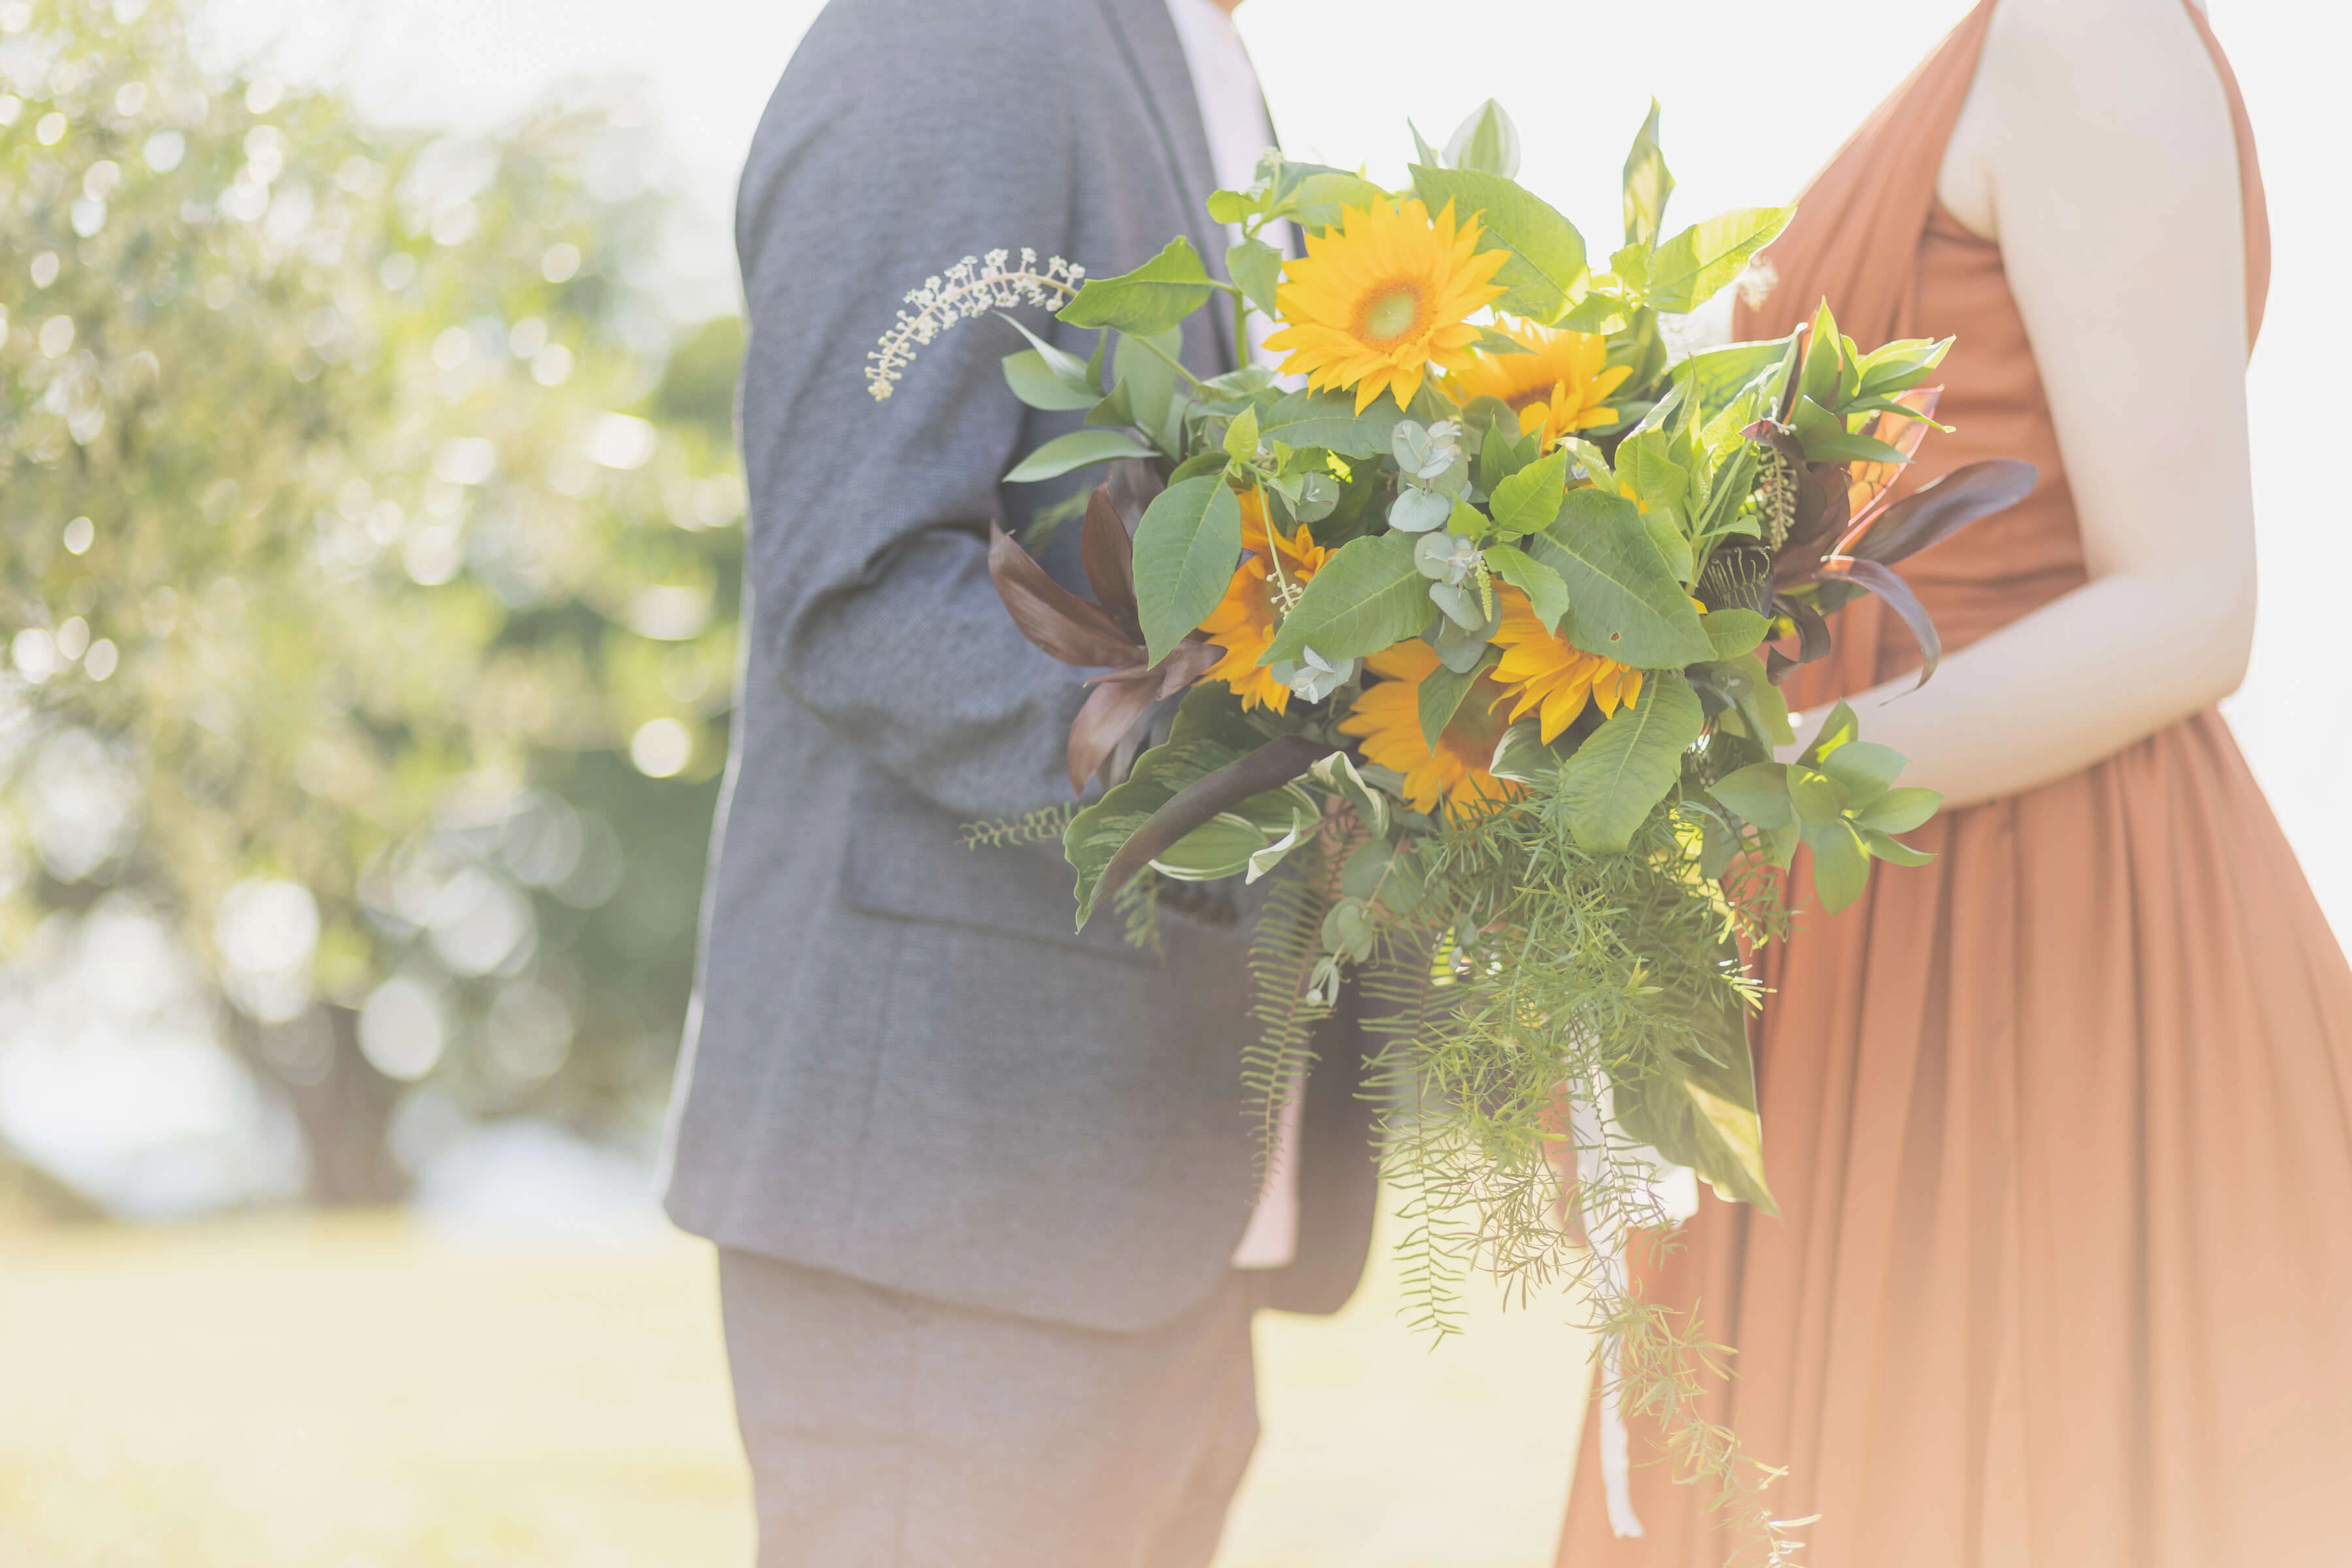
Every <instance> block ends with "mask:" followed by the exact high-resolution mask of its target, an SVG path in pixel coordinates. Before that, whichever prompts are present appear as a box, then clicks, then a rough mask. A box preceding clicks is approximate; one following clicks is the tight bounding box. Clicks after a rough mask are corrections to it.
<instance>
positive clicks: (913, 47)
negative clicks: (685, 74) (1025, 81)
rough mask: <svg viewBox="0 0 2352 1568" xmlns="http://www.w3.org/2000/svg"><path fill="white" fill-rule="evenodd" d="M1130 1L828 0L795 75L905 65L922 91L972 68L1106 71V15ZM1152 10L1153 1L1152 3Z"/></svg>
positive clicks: (1031, 72) (1027, 73)
mask: <svg viewBox="0 0 2352 1568" xmlns="http://www.w3.org/2000/svg"><path fill="white" fill-rule="evenodd" d="M1134 3H1135V0H827V4H826V5H825V7H824V10H823V11H822V12H821V13H819V15H818V16H817V18H816V20H815V21H814V23H813V24H811V26H810V27H809V30H808V34H807V36H806V37H804V38H803V41H802V44H801V47H800V49H799V50H798V51H797V52H796V53H795V54H794V56H793V68H795V69H796V70H797V69H803V68H810V67H820V68H824V69H827V70H833V69H838V68H845V67H848V66H850V65H853V64H855V63H856V62H858V61H864V62H865V63H866V65H868V66H869V67H870V66H872V65H874V64H878V63H882V62H885V61H888V62H902V63H905V64H906V65H907V67H908V69H909V70H911V71H913V72H915V73H917V74H916V75H915V76H914V78H913V79H910V80H908V81H907V82H904V83H903V84H901V85H902V86H904V87H907V88H912V89H921V88H923V87H925V86H927V85H928V84H929V83H931V82H933V81H936V80H938V79H943V78H952V77H956V76H961V75H968V74H971V70H972V69H973V68H975V67H977V68H983V69H986V70H989V71H991V72H1000V71H1012V72H1014V73H1016V74H1017V75H1019V76H1021V77H1024V78H1028V77H1034V76H1044V75H1047V74H1053V73H1060V72H1066V71H1083V70H1086V69H1088V68H1097V67H1099V66H1100V65H1102V64H1104V63H1106V62H1105V61H1104V59H1103V50H1102V44H1103V42H1104V27H1105V24H1106V23H1107V21H1108V13H1109V12H1110V11H1111V10H1114V9H1116V8H1117V7H1118V6H1120V5H1131V4H1134ZM1153 3H1154V4H1157V3H1158V0H1153Z"/></svg>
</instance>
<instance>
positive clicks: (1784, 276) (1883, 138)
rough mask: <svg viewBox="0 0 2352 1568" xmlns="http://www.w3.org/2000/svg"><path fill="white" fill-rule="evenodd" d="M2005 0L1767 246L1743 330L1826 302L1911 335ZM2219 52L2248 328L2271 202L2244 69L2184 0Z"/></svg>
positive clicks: (1849, 143) (1845, 152)
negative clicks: (1959, 126) (1934, 220)
mask: <svg viewBox="0 0 2352 1568" xmlns="http://www.w3.org/2000/svg"><path fill="white" fill-rule="evenodd" d="M1996 3H1997V0H1980V3H1979V5H1977V6H1976V8H1975V9H1974V10H1972V11H1970V12H1969V14H1968V15H1967V16H1964V17H1962V18H1961V20H1960V22H1959V25H1958V26H1955V27H1954V28H1953V29H1952V30H1951V32H1950V33H1949V34H1948V35H1946V37H1945V38H1944V41H1943V42H1942V43H1941V44H1939V45H1938V46H1937V48H1936V51H1935V52H1934V53H1933V54H1931V55H1929V56H1928V57H1927V59H1925V60H1923V61H1922V62H1920V64H1919V67H1918V68H1917V69H1916V70H1914V71H1913V72H1912V73H1911V75H1910V76H1909V77H1908V78H1907V79H1905V81H1904V82H1903V84H1902V85H1901V86H1900V87H1897V88H1896V89H1895V90H1894V92H1892V93H1891V94H1889V95H1888V96H1887V98H1886V100H1885V102H1883V103H1881V104H1880V105H1879V106H1878V107H1877V109H1875V110H1873V111H1872V113H1871V115H1870V118H1869V119H1867V120H1865V121H1863V123H1862V125H1861V127H1860V129H1858V130H1856V131H1855V132H1854V133H1853V135H1852V136H1851V137H1848V138H1847V139H1846V142H1845V145H1844V146H1843V147H1841V148H1840V149H1838V152H1837V153H1836V155H1835V156H1833V157H1832V158H1831V160H1830V162H1829V163H1828V165H1827V166H1826V167H1824V168H1823V169H1822V172H1821V173H1820V174H1817V175H1815V176H1814V177H1813V181H1812V183H1811V184H1809V185H1807V186H1806V187H1805V190H1804V193H1803V194H1802V195H1800V196H1799V197H1798V198H1797V216H1796V218H1795V220H1794V221H1792V222H1791V223H1790V226H1789V227H1788V229H1787V231H1786V232H1784V233H1783V234H1782V235H1781V236H1780V238H1779V239H1777V240H1775V241H1773V243H1772V245H1771V247H1770V248H1769V249H1768V250H1767V251H1765V253H1764V259H1765V261H1766V262H1767V263H1768V264H1769V267H1770V268H1771V274H1772V280H1771V284H1770V288H1769V292H1766V293H1765V294H1764V297H1763V298H1762V299H1761V300H1759V301H1758V302H1757V303H1756V304H1754V305H1750V304H1748V302H1747V301H1746V300H1745V299H1743V300H1742V301H1741V303H1740V304H1739V305H1738V307H1736V309H1735V313H1734V314H1735V321H1734V335H1735V336H1737V337H1738V338H1742V339H1756V338H1777V337H1780V336H1781V335H1783V334H1784V333H1787V332H1789V331H1791V330H1793V329H1794V328H1795V327H1796V325H1797V323H1798V322H1799V321H1803V320H1805V319H1807V318H1808V317H1810V316H1811V313H1812V310H1813V307H1814V306H1815V305H1817V304H1819V303H1820V302H1821V300H1823V299H1828V300H1831V301H1832V307H1833V308H1834V309H1835V310H1836V311H1837V314H1838V324H1839V325H1840V326H1841V327H1843V329H1844V330H1845V331H1846V334H1847V335H1848V336H1850V337H1852V338H1853V339H1854V340H1855V341H1856V342H1885V341H1886V340H1888V339H1890V338H1896V337H1904V336H1908V335H1911V321H1912V305H1913V302H1914V300H1915V299H1916V288H1917V276H1916V267H1915V266H1914V261H1913V258H1914V257H1915V255H1916V252H1917V250H1918V246H1919V236H1920V234H1921V233H1922V232H1923V231H1924V230H1925V229H1926V227H1927V218H1928V215H1929V213H1930V212H1931V211H1932V210H1933V209H1934V206H1935V203H1936V179H1937V174H1938V173H1939V172H1940V171H1941V169H1942V168H1943V163H1944V150H1945V148H1946V147H1947V146H1948V145H1949V143H1950V142H1951V139H1952V127H1953V126H1954V125H1955V124H1956V123H1958V120H1959V116H1960V109H1961V107H1962V105H1964V104H1965V103H1966V102H1967V101H1968V96H1969V84H1970V83H1971V82H1972V81H1974V80H1975V79H1976V73H1977V60H1978V58H1979V56H1980V55H1981V54H1982V53H1983V50H1984V40H1985V33H1986V31H1987V29H1988V28H1989V27H1990V26H1991V23H1992V14H1993V7H1994V5H1995V4H1996ZM2181 3H2182V5H2184V6H2185V7H2186V8H2187V10H2188V12H2189V20H2190V22H2191V23H2192V24H2193V25H2194V26H2196V28H2197V35H2198V37H2200V38H2201V39H2202V40H2203V41H2204V44H2205V47H2206V50H2207V52H2208V53H2209V54H2210V55H2211V56H2212V58H2213V68H2214V70H2215V71H2216V72H2217V73H2218V74H2219V76H2220V78H2221V89H2222V92H2223V94H2224V95H2225V96H2226V97H2227V98H2228V100H2229V105H2230V118H2231V124H2232V125H2233V126H2234V127H2235V129H2236V132H2237V142H2238V175H2239V184H2240V187H2241V190H2242V198H2243V206H2244V214H2245V227H2246V336H2247V342H2249V343H2251V342H2252V341H2253V337H2254V334H2255V333H2256V332H2257V331H2259V330H2260V328H2261V326H2262V318H2263V302H2264V300H2266V299H2267V298H2268V295H2269V291H2270V271H2271V244H2270V216H2269V204H2268V201H2267V199H2266V197H2265V195H2264V193H2263V175H2262V165H2261V163H2260V161H2259V160H2258V159H2257V158H2256V156H2255V154H2254V133H2253V127H2252V123H2251V122H2250V121H2249V120H2248V119H2247V115H2246V103H2245V99H2244V97H2243V96H2242V94H2241V93H2240V91H2239V89H2238V81H2237V77H2236V74H2235V73H2234V72H2232V71H2231V68H2230V61H2229V58H2228V57H2227V56H2225V55H2224V54H2223V53H2222V52H2221V42H2220V40H2219V39H2217V38H2215V37H2214V36H2213V28H2212V26H2211V24H2210V23H2209V22H2208V21H2207V20H2206V19H2205V14H2204V12H2203V11H2202V10H2200V9H2199V7H2198V6H2197V5H2195V4H2193V3H2192V0H2181Z"/></svg>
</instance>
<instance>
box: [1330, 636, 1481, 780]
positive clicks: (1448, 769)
mask: <svg viewBox="0 0 2352 1568" xmlns="http://www.w3.org/2000/svg"><path fill="white" fill-rule="evenodd" d="M1364 666H1365V668H1367V669H1369V670H1370V671H1371V672H1372V673H1373V674H1374V675H1378V676H1381V677H1384V678H1385V679H1381V681H1379V682H1377V683H1376V684H1374V685H1372V686H1370V687H1368V688H1366V689H1365V691H1364V694H1363V695H1362V696H1360V697H1359V698H1357V699H1356V705H1355V707H1354V708H1353V709H1352V710H1349V714H1348V716H1347V718H1345V719H1343V720H1341V721H1339V732H1340V733H1341V734H1345V735H1354V736H1356V737H1358V738H1359V739H1360V740H1361V741H1362V742H1363V752H1364V756H1365V758H1366V759H1367V760H1369V761H1370V762H1373V763H1378V764H1379V765H1380V766H1381V767H1384V768H1393V769H1394V770H1396V771H1397V772H1398V773H1402V774H1403V775H1404V797H1405V799H1406V800H1407V801H1408V802H1409V803H1410V804H1411V805H1412V808H1413V809H1414V810H1415V811H1434V810H1436V809H1437V803H1438V801H1439V800H1440V799H1444V801H1446V802H1447V803H1448V804H1449V805H1451V806H1452V807H1453V809H1454V814H1455V815H1456V816H1468V815H1471V814H1474V813H1475V812H1478V811H1480V810H1482V809H1484V808H1485V807H1486V806H1488V805H1493V804H1494V803H1496V802H1497V801H1502V800H1507V799H1508V798H1510V797H1511V796H1513V795H1517V794H1518V793H1519V789H1518V786H1517V784H1507V783H1505V782H1504V781H1503V780H1501V779H1498V778H1496V776H1495V775H1494V774H1492V773H1488V772H1487V771H1486V764H1487V763H1490V762H1492V761H1494V760H1495V747H1496V743H1497V742H1500V741H1501V740H1502V738H1503V731H1505V730H1507V729H1508V728H1509V727H1510V722H1509V721H1508V720H1506V719H1504V718H1503V717H1502V716H1501V715H1500V714H1498V713H1497V712H1496V711H1495V710H1496V707H1497V706H1499V705H1500V704H1501V702H1502V700H1503V699H1504V697H1505V696H1506V695H1507V694H1506V693H1505V691H1504V689H1503V688H1502V687H1500V686H1499V685H1497V684H1496V682H1495V679H1494V677H1492V676H1491V675H1482V676H1480V677H1479V678H1478V679H1477V681H1476V682H1475V684H1474V685H1472V687H1471V688H1470V694H1469V696H1467V697H1465V698H1464V699H1463V700H1462V706H1461V707H1459V708H1457V709H1455V710H1454V720H1453V722H1451V723H1449V724H1447V725H1446V726H1445V731H1444V733H1443V734H1441V735H1440V736H1438V738H1437V749H1436V750H1435V751H1434V752H1433V751H1431V750H1430V748H1429V742H1428V741H1427V740H1426V739H1424V738H1423V735H1422V732H1421V683H1422V682H1423V681H1424V680H1426V679H1429V677H1430V675H1431V673H1432V672H1433V671H1434V670H1436V669H1437V668H1438V663H1437V655H1436V654H1435V653H1434V652H1433V651H1432V649H1431V648H1430V646H1429V645H1428V644H1427V643H1424V642H1418V641H1415V642H1402V643H1399V644H1397V645H1396V646H1395V647H1391V648H1389V649H1387V650H1385V651H1383V652H1381V653H1376V654H1374V655H1372V656H1371V657H1370V658H1367V659H1366V660H1364Z"/></svg>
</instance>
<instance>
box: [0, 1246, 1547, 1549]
mask: <svg viewBox="0 0 2352 1568" xmlns="http://www.w3.org/2000/svg"><path fill="white" fill-rule="evenodd" d="M1386 1261H1387V1259H1386V1253H1385V1250H1383V1252H1382V1253H1381V1264H1382V1266H1383V1267H1382V1268H1380V1269H1379V1270H1377V1271H1376V1273H1375V1275H1374V1277H1373V1279H1371V1280H1370V1282H1369V1283H1368V1284H1367V1286H1366V1288H1365V1289H1363V1290H1362V1291H1361V1292H1360V1294H1359V1296H1358V1298H1357V1300H1355V1302H1354V1303H1352V1304H1351V1305H1350V1307H1349V1310H1347V1311H1346V1312H1345V1313H1342V1314H1341V1315H1339V1317H1337V1318H1334V1319H1298V1318H1280V1317H1275V1316H1272V1315H1267V1316H1265V1317H1263V1318H1261V1319H1260V1321H1259V1330H1258V1348H1259V1356H1260V1373H1259V1384H1260V1399H1261V1405H1262V1411H1263V1415H1264V1419H1265V1438H1264V1440H1263V1441H1262V1442H1261V1444H1260V1446H1259V1448H1258V1453H1257V1458H1256V1460H1255V1464H1254V1466H1253V1468H1252V1470H1251V1473H1250V1478H1249V1482H1248V1485H1247V1486H1246V1488H1245V1489H1244V1493H1243V1496H1242V1498H1241V1500H1240V1501H1239V1502H1238V1503H1237V1505H1236V1507H1235V1509H1234V1518H1233V1522H1232V1527H1231V1529H1230V1530H1229V1531H1228V1534H1227V1541H1226V1550H1225V1552H1224V1554H1223V1557H1221V1558H1220V1560H1219V1563H1220V1568H1342V1565H1345V1568H1466V1565H1473V1564H1475V1565H1477V1568H1545V1565H1548V1564H1549V1563H1550V1561H1551V1555H1550V1552H1551V1538H1552V1532H1553V1531H1554V1530H1555V1529H1556V1528H1557V1524H1558V1521H1559V1511H1560V1507H1561V1504H1562V1500H1563V1499H1564V1497H1565V1493H1566V1488H1567V1479H1568V1473H1569V1466H1570V1461H1571V1459H1572V1458H1573V1450H1574V1445H1575V1439H1576V1432H1577V1429H1578V1424H1579V1419H1580V1410H1581V1399H1582V1394H1583V1384H1584V1382H1585V1377H1586V1363H1585V1360H1584V1353H1585V1348H1586V1342H1585V1341H1584V1340H1583V1339H1582V1337H1581V1336H1580V1335H1577V1334H1575V1333H1574V1332H1572V1331H1570V1330H1568V1329H1566V1328H1564V1327H1561V1326H1560V1323H1561V1321H1562V1320H1563V1319H1564V1318H1565V1316H1566V1312H1565V1310H1561V1309H1547V1310H1541V1311H1513V1312H1509V1313H1505V1312H1503V1311H1501V1310H1499V1308H1498V1307H1497V1306H1496V1305H1495V1304H1494V1303H1492V1302H1491V1301H1488V1302H1482V1303H1481V1310H1479V1311H1477V1312H1476V1313H1475V1314H1474V1317H1473V1321H1472V1325H1471V1331H1470V1332H1469V1333H1468V1334H1466V1335H1465V1336H1464V1337H1463V1338H1461V1339H1458V1340H1455V1341H1453V1342H1449V1343H1448V1344H1446V1345H1444V1346H1443V1347H1439V1348H1437V1349H1434V1350H1433V1349H1432V1348H1430V1346H1429V1345H1428V1344H1427V1343H1426V1342H1424V1341H1423V1340H1421V1339H1419V1338H1417V1337H1416V1336H1415V1335H1414V1334H1413V1333H1412V1331H1411V1330H1409V1329H1408V1328H1407V1327H1406V1326H1405V1325H1404V1324H1403V1323H1402V1321H1398V1319H1397V1318H1396V1316H1395V1307H1396V1301H1397V1293H1396V1289H1395V1286H1394V1281H1393V1279H1392V1276H1391V1273H1390V1272H1389V1270H1388V1269H1387V1268H1386V1267H1385V1265H1386ZM746 1488H747V1483H746V1479H745V1477H744V1473H743V1468H742V1461H741V1459H740V1456H739V1454H738V1453H737V1450H736V1447H735V1436H734V1430H733V1426H732V1416H731V1413H730V1406H729V1403H728V1394H727V1384H726V1373H725V1365H724V1361H723V1357H722V1355H721V1352H720V1348H719V1327H718V1305H717V1296H716V1289H715V1284H714V1279H713V1270H712V1266H711V1262H710V1257H709V1251H708V1249H707V1248H705V1247H702V1246H700V1245H699V1244H697V1243H694V1242H690V1241H688V1240H685V1239H683V1238H678V1239H674V1240H668V1241H662V1242H651V1243H647V1244H645V1245H641V1246H632V1247H612V1248H604V1249H596V1248H585V1247H570V1248H525V1249H516V1250H491V1249H488V1248H486V1247H478V1246H469V1245H464V1244H458V1243H454V1242H450V1241H446V1240H443V1239H438V1238H436V1237H432V1236H429V1235H426V1234H424V1233H421V1232H419V1231H417V1230H416V1229H415V1228H413V1227H411V1226H408V1225H406V1224H405V1223H404V1222H403V1221H402V1220H400V1219H399V1218H397V1217H394V1216H390V1215H357V1216H348V1217H337V1218H331V1219H320V1218H288V1219H272V1220H255V1221H240V1222H236V1223H226V1224H217V1225H207V1226H192V1227H185V1228H179V1229H172V1230H152V1231H151V1230H140V1229H132V1228H127V1227H103V1226H89V1227H79V1226H77V1227H70V1228H60V1229H52V1230H14V1231H5V1232H0V1568H131V1565H140V1568H145V1565H149V1564H154V1565H158V1568H474V1565H480V1568H541V1565H546V1568H559V1565H560V1568H606V1565H610V1568H623V1565H625V1564H645V1565H648V1568H653V1565H658V1568H703V1565H709V1568H739V1565H740V1564H744V1563H748V1562H749V1557H750V1546H751V1530H750V1525H749V1516H748V1511H747V1504H746V1500H745V1499H746Z"/></svg>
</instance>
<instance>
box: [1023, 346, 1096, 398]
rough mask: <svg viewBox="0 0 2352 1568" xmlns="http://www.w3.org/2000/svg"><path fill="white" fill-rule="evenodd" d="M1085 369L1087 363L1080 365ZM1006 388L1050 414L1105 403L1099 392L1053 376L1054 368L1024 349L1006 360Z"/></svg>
mask: <svg viewBox="0 0 2352 1568" xmlns="http://www.w3.org/2000/svg"><path fill="white" fill-rule="evenodd" d="M1078 369H1079V370H1080V371H1082V372H1083V371H1084V370H1085V369H1086V365H1085V363H1084V362H1081V363H1079V365H1078ZM1004 384H1006V385H1007V386H1010V387H1011V388H1012V389H1013V396H1015V397H1017V398H1019V399H1020V400H1021V401H1022V402H1024V403H1025V404H1027V405H1029V406H1030V407H1032V408H1043V409H1045V410H1047V411H1049V412H1055V413H1059V412H1065V411H1069V410H1075V409H1080V408H1092V407H1093V406H1094V405H1096V404H1097V403H1099V402H1101V401H1102V394H1101V392H1100V391H1098V390H1096V389H1094V388H1091V387H1087V386H1085V385H1083V384H1072V383H1070V382H1067V381H1065V380H1063V379H1062V378H1061V377H1060V376H1058V375H1055V374H1054V370H1053V367H1052V366H1051V365H1049V364H1047V363H1045V357H1044V356H1043V355H1041V354H1040V353H1038V352H1037V351H1036V350H1035V349H1024V350H1022V351H1021V352H1020V353H1017V354H1006V355H1005V356H1004Z"/></svg>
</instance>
